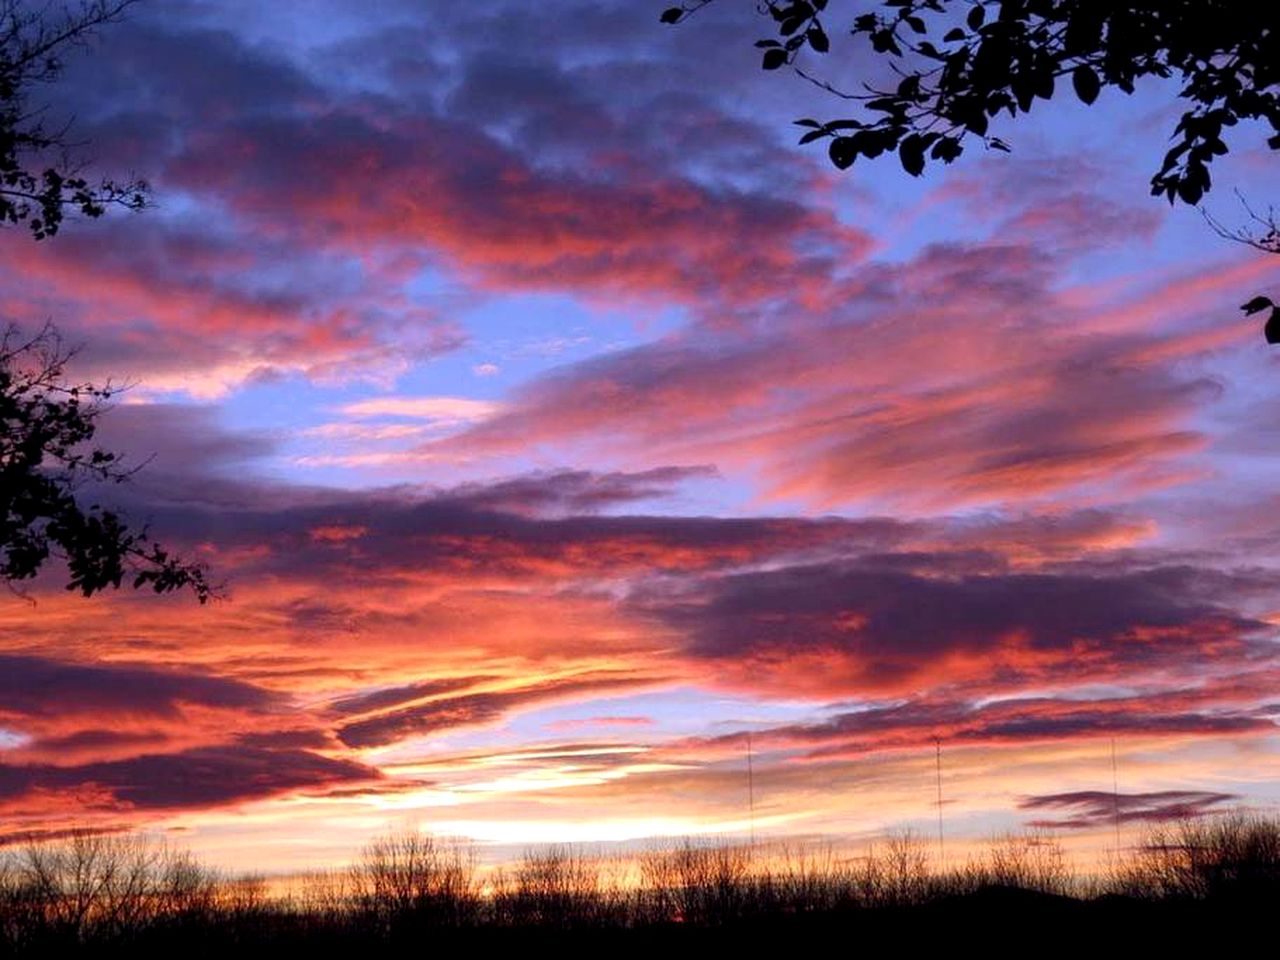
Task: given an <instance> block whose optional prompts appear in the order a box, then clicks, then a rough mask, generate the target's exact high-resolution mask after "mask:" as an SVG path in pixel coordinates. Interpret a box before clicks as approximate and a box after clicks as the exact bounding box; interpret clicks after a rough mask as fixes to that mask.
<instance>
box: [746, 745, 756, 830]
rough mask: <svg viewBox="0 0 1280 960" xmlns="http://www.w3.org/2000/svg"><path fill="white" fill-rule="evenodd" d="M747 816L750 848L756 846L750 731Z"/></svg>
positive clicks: (754, 783) (753, 775) (754, 784)
mask: <svg viewBox="0 0 1280 960" xmlns="http://www.w3.org/2000/svg"><path fill="white" fill-rule="evenodd" d="M747 816H748V818H749V819H748V822H749V823H750V826H751V847H752V849H755V845H756V777H755V767H754V765H753V763H752V758H751V731H750V730H748V731H747Z"/></svg>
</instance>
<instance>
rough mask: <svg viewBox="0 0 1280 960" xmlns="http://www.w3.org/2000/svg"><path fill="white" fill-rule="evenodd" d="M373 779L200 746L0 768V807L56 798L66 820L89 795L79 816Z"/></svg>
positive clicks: (286, 755) (306, 761)
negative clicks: (80, 799) (66, 763)
mask: <svg viewBox="0 0 1280 960" xmlns="http://www.w3.org/2000/svg"><path fill="white" fill-rule="evenodd" d="M380 777H381V775H380V774H379V773H378V771H377V770H374V769H373V768H371V767H366V766H363V765H361V764H358V763H355V762H353V761H349V760H339V759H332V758H329V757H324V756H321V755H319V754H316V753H311V752H308V751H305V750H285V749H277V750H268V749H262V748H257V747H251V746H230V747H202V748H199V749H194V750H186V751H182V752H180V753H171V754H144V755H141V756H137V757H133V758H130V759H128V760H119V761H110V762H103V763H89V764H83V765H80V766H72V767H54V766H47V765H38V764H31V765H26V766H20V767H19V766H10V765H0V804H3V805H4V806H7V807H15V808H18V809H21V805H22V804H23V803H27V802H31V800H32V799H33V797H38V796H41V795H43V796H45V797H49V795H50V794H53V793H56V794H58V795H59V796H60V797H62V798H64V799H63V801H62V802H61V803H57V804H51V806H53V807H54V808H55V809H57V810H58V811H59V812H61V813H63V814H64V815H66V814H74V811H75V804H76V800H77V798H78V797H84V796H86V795H87V794H88V793H91V794H92V795H93V800H92V805H91V807H90V808H89V810H87V811H85V812H94V813H117V814H119V813H124V812H129V811H146V810H152V811H158V810H180V809H184V808H197V809H199V808H207V807H213V806H222V805H226V804H233V803H240V802H245V801H249V800H260V799H263V798H266V797H272V796H278V795H281V794H286V793H291V792H298V791H306V790H324V789H326V788H329V787H333V786H342V785H347V784H353V783H359V782H366V781H368V782H372V781H376V780H378V779H380ZM52 812H53V810H51V811H50V813H52Z"/></svg>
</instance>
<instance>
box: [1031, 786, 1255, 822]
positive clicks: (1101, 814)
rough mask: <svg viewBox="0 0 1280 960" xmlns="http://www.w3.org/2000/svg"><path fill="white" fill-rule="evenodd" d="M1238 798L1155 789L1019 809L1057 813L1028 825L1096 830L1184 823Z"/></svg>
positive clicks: (1073, 797) (1052, 800)
mask: <svg viewBox="0 0 1280 960" xmlns="http://www.w3.org/2000/svg"><path fill="white" fill-rule="evenodd" d="M1239 799H1240V797H1239V796H1238V795H1237V794H1234V793H1213V792H1210V791H1206V790H1158V791H1153V792H1150V793H1106V792H1103V791H1100V790H1079V791H1076V792H1074V793H1054V794H1048V795H1045V796H1033V797H1026V798H1025V799H1023V800H1022V801H1020V802H1019V804H1018V809H1020V810H1029V811H1034V812H1044V813H1048V814H1057V816H1056V817H1051V818H1040V819H1036V820H1032V821H1030V822H1029V824H1028V825H1029V826H1033V827H1044V828H1046V829H1050V830H1077V829H1081V830H1082V829H1096V828H1099V827H1106V826H1110V825H1111V824H1113V823H1152V822H1155V823H1159V822H1161V821H1165V820H1184V819H1186V818H1188V817H1200V816H1204V815H1206V814H1209V813H1213V812H1214V811H1215V810H1216V809H1218V808H1220V807H1222V806H1223V805H1224V804H1228V803H1233V802H1235V801H1237V800H1239Z"/></svg>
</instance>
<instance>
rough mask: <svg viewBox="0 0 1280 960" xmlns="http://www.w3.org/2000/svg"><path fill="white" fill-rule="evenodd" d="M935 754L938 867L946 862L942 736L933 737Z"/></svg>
mask: <svg viewBox="0 0 1280 960" xmlns="http://www.w3.org/2000/svg"><path fill="white" fill-rule="evenodd" d="M933 755H934V761H935V766H936V768H937V780H938V869H939V870H941V869H942V866H943V864H944V863H945V862H946V848H945V847H944V846H943V840H942V738H941V737H934V738H933Z"/></svg>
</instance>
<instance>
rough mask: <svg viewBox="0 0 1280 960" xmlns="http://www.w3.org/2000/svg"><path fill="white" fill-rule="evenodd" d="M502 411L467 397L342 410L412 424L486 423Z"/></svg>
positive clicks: (384, 400)
mask: <svg viewBox="0 0 1280 960" xmlns="http://www.w3.org/2000/svg"><path fill="white" fill-rule="evenodd" d="M499 409H501V407H500V406H499V405H498V404H496V403H491V402H489V401H487V400H470V399H467V398H466V397H404V396H395V397H371V398H369V399H367V400H357V401H356V402H354V403H348V404H346V405H344V406H343V407H341V412H342V413H344V414H346V415H347V416H349V417H355V418H360V419H364V418H368V417H404V418H407V419H412V420H432V421H443V422H445V423H464V422H468V421H475V420H483V419H485V418H486V417H490V416H492V415H493V414H494V413H496V412H497V411H498V410H499Z"/></svg>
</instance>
